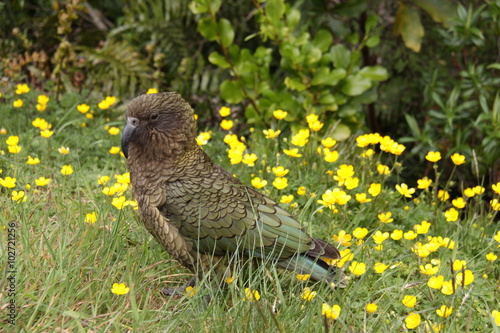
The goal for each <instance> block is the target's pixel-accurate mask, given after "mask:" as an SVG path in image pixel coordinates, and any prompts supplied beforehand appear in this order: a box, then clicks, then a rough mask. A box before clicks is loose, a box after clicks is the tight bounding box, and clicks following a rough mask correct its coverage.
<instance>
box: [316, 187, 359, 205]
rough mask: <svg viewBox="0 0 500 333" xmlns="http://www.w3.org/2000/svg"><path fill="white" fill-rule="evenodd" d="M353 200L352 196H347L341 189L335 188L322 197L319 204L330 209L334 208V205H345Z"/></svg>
mask: <svg viewBox="0 0 500 333" xmlns="http://www.w3.org/2000/svg"><path fill="white" fill-rule="evenodd" d="M349 200H351V196H350V195H347V193H346V192H344V191H341V190H340V189H339V188H334V189H333V190H327V191H326V192H325V193H323V194H322V195H321V200H318V203H319V204H321V205H323V206H326V207H328V208H330V209H333V208H334V206H333V205H334V204H339V205H345V204H347V202H349Z"/></svg>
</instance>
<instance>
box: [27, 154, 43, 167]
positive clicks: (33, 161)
mask: <svg viewBox="0 0 500 333" xmlns="http://www.w3.org/2000/svg"><path fill="white" fill-rule="evenodd" d="M38 163H40V159H39V158H38V157H35V158H33V157H31V156H28V160H27V161H26V164H29V165H37V164H38Z"/></svg>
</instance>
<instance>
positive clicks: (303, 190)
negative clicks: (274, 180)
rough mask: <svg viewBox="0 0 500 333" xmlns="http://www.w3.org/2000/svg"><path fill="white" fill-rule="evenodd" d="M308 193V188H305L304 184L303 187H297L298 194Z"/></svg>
mask: <svg viewBox="0 0 500 333" xmlns="http://www.w3.org/2000/svg"><path fill="white" fill-rule="evenodd" d="M306 193H307V191H306V188H305V187H304V186H301V187H299V188H298V189H297V194H298V195H304V194H306Z"/></svg>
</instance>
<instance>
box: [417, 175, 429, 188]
mask: <svg viewBox="0 0 500 333" xmlns="http://www.w3.org/2000/svg"><path fill="white" fill-rule="evenodd" d="M431 184H432V179H429V178H427V177H424V178H422V179H419V180H417V187H418V188H419V189H421V190H425V189H426V188H428V187H429V186H431Z"/></svg>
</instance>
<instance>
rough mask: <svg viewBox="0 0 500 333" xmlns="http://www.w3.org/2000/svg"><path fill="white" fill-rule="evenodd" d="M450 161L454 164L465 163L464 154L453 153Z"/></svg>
mask: <svg viewBox="0 0 500 333" xmlns="http://www.w3.org/2000/svg"><path fill="white" fill-rule="evenodd" d="M450 158H451V161H452V162H453V164H455V165H462V164H464V163H465V156H464V155H460V154H458V153H455V154H453V155H451V157H450Z"/></svg>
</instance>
